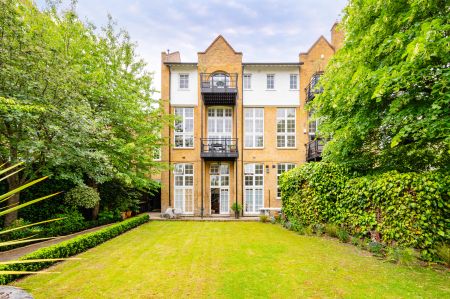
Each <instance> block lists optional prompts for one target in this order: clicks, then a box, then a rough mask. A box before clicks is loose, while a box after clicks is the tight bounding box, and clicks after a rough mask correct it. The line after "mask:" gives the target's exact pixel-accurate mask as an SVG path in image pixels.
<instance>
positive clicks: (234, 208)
mask: <svg viewBox="0 0 450 299" xmlns="http://www.w3.org/2000/svg"><path fill="white" fill-rule="evenodd" d="M231 210H232V211H234V217H236V219H239V215H240V213H241V211H242V206H241V205H240V204H238V203H237V202H235V203H233V204H232V205H231Z"/></svg>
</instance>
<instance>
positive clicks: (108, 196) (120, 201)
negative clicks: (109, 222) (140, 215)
mask: <svg viewBox="0 0 450 299" xmlns="http://www.w3.org/2000/svg"><path fill="white" fill-rule="evenodd" d="M99 193H100V197H101V199H102V206H103V208H106V209H108V210H110V211H114V210H116V209H117V210H119V211H120V212H124V211H134V212H139V207H140V201H141V199H142V193H141V192H140V191H137V190H136V189H134V188H131V187H130V186H128V185H127V184H126V183H124V182H122V181H120V180H118V179H114V180H111V181H108V182H106V183H103V184H101V185H100V186H99Z"/></svg>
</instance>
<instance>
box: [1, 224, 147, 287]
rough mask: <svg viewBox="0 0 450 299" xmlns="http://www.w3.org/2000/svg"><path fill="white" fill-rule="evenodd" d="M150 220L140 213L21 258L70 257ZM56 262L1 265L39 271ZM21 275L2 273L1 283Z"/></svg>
mask: <svg viewBox="0 0 450 299" xmlns="http://www.w3.org/2000/svg"><path fill="white" fill-rule="evenodd" d="M148 221H149V216H148V215H140V216H137V217H134V218H130V219H127V220H125V221H122V222H120V223H116V224H112V225H110V226H108V227H106V228H103V229H101V230H99V231H96V232H92V233H88V234H85V235H81V236H78V237H75V238H73V239H70V240H67V241H64V242H61V243H59V244H55V245H52V246H49V247H45V248H41V249H38V250H36V251H34V252H32V253H30V254H27V255H24V256H23V257H21V258H20V260H31V259H51V258H68V257H71V256H74V255H76V254H79V253H81V252H84V251H86V250H88V249H90V248H93V247H95V246H97V245H99V244H101V243H103V242H105V241H107V240H109V239H112V238H114V237H117V236H118V235H120V234H122V233H124V232H126V231H128V230H130V229H132V228H135V227H137V226H139V225H141V224H144V223H146V222H148ZM54 263H55V262H38V263H27V264H11V265H4V266H1V267H0V270H3V271H39V270H42V269H45V268H47V267H49V266H51V265H52V264H54ZM19 277H20V275H0V285H5V284H7V283H9V282H11V281H13V280H15V279H17V278H19Z"/></svg>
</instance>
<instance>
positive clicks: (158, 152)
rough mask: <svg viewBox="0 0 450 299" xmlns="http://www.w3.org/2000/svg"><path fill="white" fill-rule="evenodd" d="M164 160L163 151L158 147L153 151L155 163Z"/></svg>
mask: <svg viewBox="0 0 450 299" xmlns="http://www.w3.org/2000/svg"><path fill="white" fill-rule="evenodd" d="M161 160H162V149H161V147H157V148H154V149H153V161H161Z"/></svg>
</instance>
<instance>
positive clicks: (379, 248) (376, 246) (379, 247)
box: [367, 241, 384, 256]
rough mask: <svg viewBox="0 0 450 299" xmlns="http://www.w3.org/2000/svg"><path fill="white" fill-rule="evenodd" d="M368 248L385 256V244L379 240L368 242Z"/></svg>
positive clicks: (375, 253) (378, 254) (377, 254)
mask: <svg viewBox="0 0 450 299" xmlns="http://www.w3.org/2000/svg"><path fill="white" fill-rule="evenodd" d="M367 249H368V250H369V251H370V252H372V253H373V254H374V255H376V256H383V253H384V251H383V250H384V247H383V244H381V243H379V242H376V241H372V242H369V243H368V244H367Z"/></svg>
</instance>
